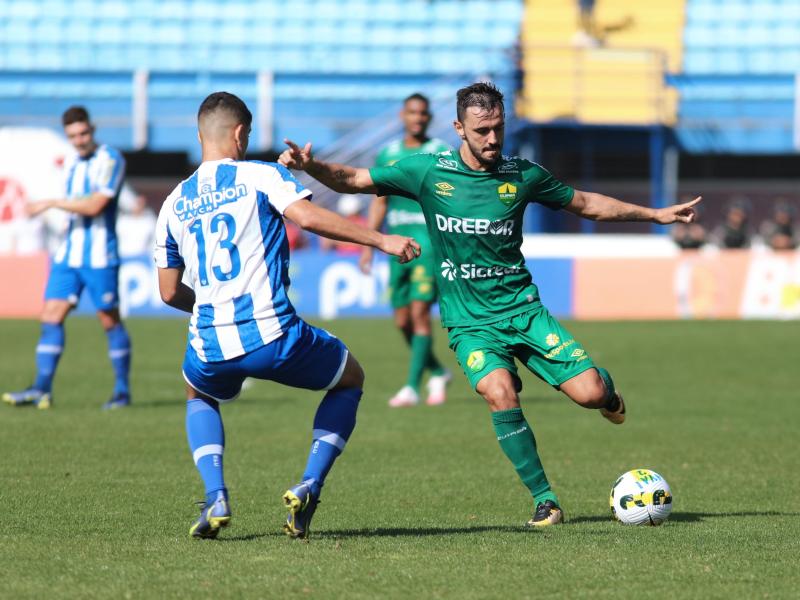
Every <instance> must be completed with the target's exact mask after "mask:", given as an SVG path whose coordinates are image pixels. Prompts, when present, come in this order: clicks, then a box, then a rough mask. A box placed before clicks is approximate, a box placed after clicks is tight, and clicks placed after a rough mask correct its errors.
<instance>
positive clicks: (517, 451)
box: [492, 408, 560, 506]
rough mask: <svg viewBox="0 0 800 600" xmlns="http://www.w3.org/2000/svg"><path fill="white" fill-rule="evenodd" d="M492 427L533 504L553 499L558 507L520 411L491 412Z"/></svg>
mask: <svg viewBox="0 0 800 600" xmlns="http://www.w3.org/2000/svg"><path fill="white" fill-rule="evenodd" d="M492 425H494V431H495V433H496V434H497V441H498V442H500V448H501V449H502V450H503V452H505V455H506V456H507V457H508V460H510V461H511V464H513V465H514V468H515V469H516V470H517V475H519V478H520V479H521V480H522V483H524V484H525V486H526V487H527V488H528V489H529V490H530V491H531V495H532V496H533V497H534V501H535V502H536V504H539V503H540V502H544V501H545V500H552V501H553V502H555V503H556V505H559V502H558V498H557V497H556V495H555V494H554V493H553V491H552V490H551V489H550V482H548V481H547V476H546V475H545V474H544V467H542V461H541V460H540V459H539V453H538V452H537V451H536V439H535V438H534V437H533V430H531V428H530V425H528V422H527V421H526V420H525V415H523V414H522V409H521V408H512V409H510V410H500V411H497V412H494V413H492ZM559 506H560V505H559Z"/></svg>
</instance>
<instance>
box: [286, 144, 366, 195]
mask: <svg viewBox="0 0 800 600" xmlns="http://www.w3.org/2000/svg"><path fill="white" fill-rule="evenodd" d="M283 141H284V142H285V143H286V145H287V146H289V147H288V148H287V149H286V150H284V151H283V152H282V153H281V155H280V156H279V157H278V162H279V163H280V164H282V165H283V166H284V167H286V168H288V169H296V170H298V171H305V172H306V173H308V174H309V175H311V176H312V177H313V178H314V179H316V180H317V181H319V182H320V183H322V184H323V185H325V186H327V187H329V188H331V189H332V190H334V191H336V192H339V193H341V194H375V193H377V192H378V189H377V188H376V187H375V184H373V183H372V177H370V174H369V169H358V168H356V167H351V166H349V165H342V164H339V163H326V162H324V161H320V160H316V159H315V158H314V156H313V155H312V154H311V143H310V142H309V143H307V144H306V145H305V146H304V147H303V148H300V146H298V145H297V144H295V143H294V142H293V141H291V140H283Z"/></svg>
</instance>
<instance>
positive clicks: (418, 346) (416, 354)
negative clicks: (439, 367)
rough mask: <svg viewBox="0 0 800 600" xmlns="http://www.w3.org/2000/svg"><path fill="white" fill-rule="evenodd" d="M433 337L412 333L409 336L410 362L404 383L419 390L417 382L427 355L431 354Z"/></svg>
mask: <svg viewBox="0 0 800 600" xmlns="http://www.w3.org/2000/svg"><path fill="white" fill-rule="evenodd" d="M432 345H433V339H432V338H431V336H429V335H414V336H412V337H411V362H410V364H409V365H408V380H407V381H406V385H409V386H411V387H412V388H414V389H415V390H416V391H419V382H420V381H421V380H422V373H423V371H424V370H425V366H426V363H427V362H428V357H429V356H430V354H431V346H432Z"/></svg>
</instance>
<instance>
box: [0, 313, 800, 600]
mask: <svg viewBox="0 0 800 600" xmlns="http://www.w3.org/2000/svg"><path fill="white" fill-rule="evenodd" d="M128 324H129V327H130V331H131V334H132V337H133V343H134V367H133V382H132V385H133V393H134V404H135V405H134V407H132V408H130V409H127V410H122V411H118V412H113V413H101V412H100V410H99V409H100V405H101V404H102V403H103V402H104V401H105V400H107V398H108V396H109V394H110V391H111V385H112V377H111V369H110V365H109V364H108V359H107V357H106V342H105V337H104V335H103V334H102V332H101V330H100V327H99V325H98V324H97V322H96V321H94V320H93V319H86V318H72V319H70V320H69V321H68V325H67V350H66V352H65V354H64V357H63V359H62V362H61V365H60V369H59V373H58V377H57V379H56V384H55V390H54V392H55V394H54V397H55V408H54V409H53V410H51V411H49V412H44V411H36V410H34V409H30V408H26V409H23V408H18V409H14V408H11V407H5V406H4V407H0V408H2V410H0V428H1V429H2V433H1V434H0V454H1V455H2V470H1V471H0V472H2V486H0V506H2V507H3V513H2V514H3V519H2V527H1V528H0V565H1V566H0V573H2V586H1V587H0V589H1V590H2V591H0V596H2V597H4V598H19V597H30V598H34V597H36V598H40V597H45V596H48V597H53V596H55V597H74V598H91V597H115V598H171V597H175V598H178V597H189V596H192V597H212V596H213V597H230V598H242V597H253V598H281V597H292V598H305V597H316V598H376V597H383V598H499V597H509V598H542V597H546V596H550V597H564V598H577V597H598V598H611V597H614V598H619V597H623V598H634V597H636V598H641V597H668V596H672V597H695V598H743V597H747V598H753V597H774V598H779V597H787V598H788V597H796V594H797V589H798V586H799V585H800V576H799V573H798V563H797V557H798V556H799V555H800V543H798V539H799V538H800V501H799V500H798V498H800V484H798V474H800V473H799V472H798V464H800V463H798V450H797V440H798V436H797V423H798V416H800V409H799V408H798V403H799V402H800V393H799V392H798V366H797V356H798V353H797V349H796V348H797V340H798V339H800V323H766V322H746V323H731V322H671V323H574V324H572V325H571V329H572V330H573V333H574V334H575V335H576V337H578V339H580V340H581V341H582V342H583V344H584V346H585V347H586V348H587V349H588V350H589V352H590V353H591V355H592V357H593V358H594V360H595V362H596V363H597V364H600V365H602V366H605V367H607V368H608V369H609V370H610V371H611V372H612V374H613V375H614V377H615V379H616V381H617V382H618V385H619V387H620V389H621V390H622V391H623V393H624V394H625V397H626V399H627V403H628V415H629V418H628V422H627V423H626V424H625V425H623V426H621V427H615V426H613V425H610V424H609V423H607V422H605V421H604V420H603V419H602V418H601V417H600V416H599V415H598V414H597V413H596V412H593V411H587V410H583V409H581V408H579V407H577V406H575V405H573V404H572V403H571V402H569V401H568V400H566V399H565V398H563V397H562V396H560V395H559V394H558V393H556V392H554V391H553V390H551V389H549V388H548V387H547V386H545V385H544V384H543V383H541V382H539V381H538V380H537V379H536V378H534V377H533V376H529V375H525V376H524V382H525V390H524V391H523V398H524V404H523V406H524V408H525V411H526V415H527V417H528V420H529V422H530V423H531V425H532V426H533V429H534V431H535V433H536V436H537V440H538V443H539V448H540V452H541V455H542V459H543V461H544V464H545V467H546V469H547V471H548V474H549V476H550V479H551V481H552V483H553V485H554V488H555V489H556V491H557V492H558V493H559V496H560V499H561V501H562V503H563V506H564V510H565V513H566V516H567V522H566V523H565V524H564V525H562V526H559V527H553V528H550V529H547V530H545V531H530V530H526V529H524V528H523V527H522V524H523V523H524V522H525V521H526V520H527V519H528V518H529V517H530V514H531V510H532V507H531V503H530V498H529V496H528V494H527V491H526V490H525V489H524V488H523V487H522V485H521V484H520V483H519V481H518V479H517V477H516V474H515V473H514V471H513V468H512V467H511V465H510V464H509V463H508V462H507V460H506V459H505V457H504V456H503V455H502V453H501V451H500V449H499V447H498V445H497V442H496V441H495V439H494V436H493V432H492V427H491V422H490V419H489V414H488V411H487V409H486V407H485V406H484V405H483V401H482V400H481V399H479V398H478V397H477V396H476V395H475V394H474V393H473V392H471V391H470V390H469V389H468V387H467V384H466V379H465V378H464V377H463V375H462V374H461V373H460V372H457V375H456V378H455V381H454V384H453V385H452V386H451V388H450V399H449V401H448V403H447V404H446V405H445V406H442V407H436V408H430V407H426V406H421V407H418V408H413V409H401V410H398V409H394V410H393V409H389V408H388V407H387V406H386V400H387V398H388V397H389V396H390V395H391V394H392V393H393V392H394V391H396V390H397V389H398V388H399V387H400V386H401V385H402V383H403V380H404V374H405V367H406V356H407V351H406V348H405V347H404V346H403V345H402V344H401V343H399V335H398V334H397V333H396V332H395V331H394V330H393V328H392V326H391V324H390V323H389V322H388V321H387V322H385V321H339V322H335V323H329V324H326V327H327V328H328V329H330V330H331V331H332V332H334V333H336V334H337V335H339V336H340V337H341V338H342V339H344V340H345V342H346V343H347V344H348V345H349V346H350V348H351V350H352V351H353V352H354V353H355V355H356V356H357V357H358V358H359V359H360V361H361V362H362V364H363V365H364V367H365V370H366V372H367V384H366V393H365V396H364V399H363V401H362V404H361V410H360V413H359V424H358V426H357V428H356V431H355V433H354V435H353V437H352V439H351V443H350V445H349V446H348V448H347V450H346V452H345V453H344V455H343V456H342V457H341V458H340V460H339V461H338V463H337V464H336V466H335V467H334V470H333V472H332V474H331V476H330V477H329V479H328V483H327V485H326V488H325V493H324V495H323V502H322V504H321V506H320V509H319V511H318V512H317V515H316V517H315V519H314V523H313V527H312V533H313V535H312V539H311V542H310V543H303V542H298V541H293V540H289V539H287V538H285V537H284V536H283V535H282V534H281V533H280V526H281V524H282V521H283V518H284V516H285V515H284V511H283V509H282V507H281V502H280V497H281V494H282V493H283V492H284V490H285V489H286V487H287V486H288V485H290V484H293V483H295V482H296V481H297V479H298V477H299V476H300V474H301V473H302V469H303V466H304V464H305V457H306V453H307V450H308V445H309V441H310V429H311V420H312V418H313V414H314V411H315V408H316V405H317V403H318V401H319V399H320V397H321V394H318V393H312V392H305V391H298V390H292V389H288V388H283V387H280V386H278V385H275V384H270V383H262V382H259V383H257V384H256V385H254V386H253V387H252V388H251V389H249V390H247V391H245V392H244V394H243V396H242V397H241V398H240V399H239V400H238V401H237V402H236V403H234V404H232V405H228V406H226V407H224V409H223V417H224V420H225V426H226V434H227V443H226V452H225V462H226V473H227V481H228V485H229V487H230V491H231V499H232V507H233V510H234V519H233V523H232V526H231V527H230V528H228V529H227V530H224V531H223V533H222V534H221V536H220V539H219V540H217V541H198V540H193V539H190V538H189V537H188V528H189V526H190V524H191V523H192V521H193V520H194V518H195V517H196V515H197V511H196V508H195V506H194V505H193V504H192V502H193V501H195V500H200V499H201V498H202V496H203V493H202V486H201V483H200V480H199V477H198V476H197V474H196V472H195V469H194V466H193V464H192V461H191V457H190V454H189V451H188V448H187V446H186V441H185V437H184V430H183V418H184V414H183V412H184V398H183V390H182V380H181V376H180V364H181V359H182V355H183V348H184V340H185V323H184V322H183V321H177V320H159V321H145V320H131V321H129V323H128ZM37 334H38V325H37V324H36V323H34V322H32V321H22V322H14V321H0V338H2V341H3V343H2V347H0V386H2V388H3V389H15V388H20V387H24V386H26V385H28V384H29V383H30V380H31V377H32V372H33V349H34V346H35V343H36V338H37ZM437 350H438V352H439V354H440V356H442V357H443V358H444V359H445V361H446V362H447V364H448V365H449V366H450V368H451V369H452V370H453V371H454V372H455V371H457V367H456V365H455V361H454V358H453V355H452V353H451V352H450V351H449V350H447V348H446V342H445V336H444V334H443V332H438V333H437ZM634 467H648V468H652V469H654V470H656V471H658V472H659V473H661V474H662V475H664V477H665V478H666V479H667V480H668V481H669V483H670V485H671V486H672V490H673V493H674V495H675V504H674V509H673V514H672V517H671V518H670V520H669V522H667V523H666V524H665V525H664V526H662V527H658V528H648V527H642V528H636V527H623V526H621V525H618V524H617V523H615V522H613V521H612V519H611V515H610V512H609V508H608V503H607V496H608V491H609V488H610V486H611V484H612V483H613V481H614V479H615V478H616V477H617V476H618V475H619V474H621V473H622V472H624V471H626V470H628V469H631V468H634Z"/></svg>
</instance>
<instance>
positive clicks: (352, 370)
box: [334, 354, 365, 389]
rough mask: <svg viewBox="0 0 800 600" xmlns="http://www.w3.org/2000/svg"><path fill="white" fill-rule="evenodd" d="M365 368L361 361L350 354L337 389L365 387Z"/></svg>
mask: <svg viewBox="0 0 800 600" xmlns="http://www.w3.org/2000/svg"><path fill="white" fill-rule="evenodd" d="M364 379H365V376H364V369H362V368H361V365H360V364H359V362H358V361H357V360H356V359H355V357H354V356H353V355H352V354H350V355H348V357H347V365H346V366H345V368H344V372H343V373H342V377H341V379H339V383H337V384H336V386H334V387H335V389H341V388H359V389H364Z"/></svg>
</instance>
